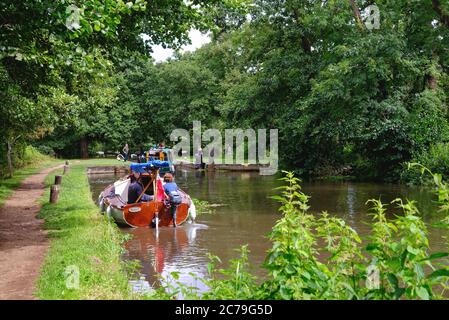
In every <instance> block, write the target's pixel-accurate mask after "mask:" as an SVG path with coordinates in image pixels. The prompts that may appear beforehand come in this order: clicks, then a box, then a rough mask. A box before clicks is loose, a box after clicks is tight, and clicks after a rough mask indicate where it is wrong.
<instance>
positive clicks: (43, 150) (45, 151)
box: [36, 145, 56, 157]
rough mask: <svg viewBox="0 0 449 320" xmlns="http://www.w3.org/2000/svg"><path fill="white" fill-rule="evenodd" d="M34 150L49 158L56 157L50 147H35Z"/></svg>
mask: <svg viewBox="0 0 449 320" xmlns="http://www.w3.org/2000/svg"><path fill="white" fill-rule="evenodd" d="M36 149H37V150H38V151H39V152H40V153H42V154H45V155H47V156H50V157H54V156H55V155H56V153H55V151H54V150H53V148H52V147H50V146H47V145H39V146H37V147H36Z"/></svg>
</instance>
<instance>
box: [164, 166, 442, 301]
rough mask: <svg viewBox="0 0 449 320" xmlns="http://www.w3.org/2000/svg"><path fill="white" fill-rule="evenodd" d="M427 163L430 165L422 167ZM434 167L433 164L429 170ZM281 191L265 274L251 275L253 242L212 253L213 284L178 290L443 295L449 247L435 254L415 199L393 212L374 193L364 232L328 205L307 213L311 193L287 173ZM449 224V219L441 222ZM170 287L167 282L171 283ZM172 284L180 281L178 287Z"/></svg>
mask: <svg viewBox="0 0 449 320" xmlns="http://www.w3.org/2000/svg"><path fill="white" fill-rule="evenodd" d="M424 171H425V170H424V169H423V172H424ZM429 172H430V171H429ZM284 173H285V177H283V178H282V179H281V180H283V181H284V182H285V183H286V185H285V186H282V187H280V189H281V190H282V192H281V195H279V196H274V197H273V198H274V199H276V200H278V201H279V202H280V203H281V206H280V208H279V210H280V212H281V213H282V215H283V216H282V218H281V219H280V220H279V221H278V222H277V223H276V225H275V226H274V227H273V230H272V232H271V233H270V234H269V239H270V240H271V241H272V243H273V246H272V248H271V249H270V250H269V251H268V254H267V257H266V260H265V263H264V268H266V269H267V270H268V276H267V277H266V278H265V279H257V278H256V277H255V276H253V275H252V274H251V271H250V270H251V266H250V264H249V262H248V249H247V247H246V246H245V247H242V249H241V250H240V252H241V257H240V258H238V259H235V260H232V261H231V264H230V267H229V268H228V269H217V268H216V263H217V262H220V260H219V259H218V258H217V257H212V258H211V264H210V265H209V275H210V278H209V279H207V280H202V281H203V282H204V283H205V284H206V285H207V286H208V287H209V289H210V290H209V291H208V292H206V293H200V292H199V290H197V289H194V288H186V286H184V285H182V284H181V283H177V285H176V290H175V291H172V294H171V297H175V296H176V295H177V294H178V293H180V292H182V294H183V296H188V297H189V298H198V299H342V300H350V299H384V300H385V299H388V300H389V299H442V298H444V296H445V290H446V289H447V288H448V280H449V267H448V266H449V260H448V258H447V257H448V253H447V252H439V253H431V251H430V247H429V240H428V230H427V227H426V225H425V223H424V221H423V219H422V217H421V216H420V214H419V212H418V209H417V207H416V204H415V202H414V201H406V202H404V201H402V200H401V199H396V200H394V201H393V202H392V204H394V205H396V207H397V209H398V210H399V212H398V213H397V214H396V215H395V219H391V220H390V219H387V217H386V205H385V204H383V203H382V202H381V201H380V200H370V201H368V202H367V204H370V205H371V206H372V207H371V211H372V212H371V215H372V221H373V222H372V233H371V235H370V236H369V237H368V238H367V239H364V241H363V242H362V239H361V237H360V236H359V235H358V234H357V232H356V231H355V230H354V229H352V228H351V227H350V226H349V225H348V224H347V223H346V222H345V221H344V220H343V219H340V218H337V217H332V216H330V215H329V214H328V213H327V212H323V213H322V214H321V215H318V216H316V215H313V214H310V213H308V209H309V205H308V199H309V197H308V196H307V195H305V194H304V193H303V192H302V191H301V187H300V184H299V183H300V180H299V179H298V178H296V177H295V176H294V174H293V173H291V172H284ZM431 174H432V175H433V177H434V181H435V183H436V187H437V192H438V195H439V200H440V203H441V208H442V210H447V209H448V208H449V186H448V185H447V184H446V183H445V182H444V181H443V180H442V178H441V176H440V175H437V174H433V173H431ZM439 226H440V227H445V228H448V229H449V218H445V219H443V220H442V222H441V223H440V224H439ZM166 289H168V288H166ZM171 289H173V287H171Z"/></svg>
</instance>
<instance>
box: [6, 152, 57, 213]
mask: <svg viewBox="0 0 449 320" xmlns="http://www.w3.org/2000/svg"><path fill="white" fill-rule="evenodd" d="M61 163H63V161H62V160H59V159H52V158H45V159H41V160H39V161H37V162H35V163H33V164H30V165H27V166H25V167H24V168H21V169H17V170H15V171H14V175H13V177H12V178H7V179H5V178H0V207H1V206H3V204H4V203H5V201H6V199H7V198H8V197H9V196H10V195H11V194H12V193H13V192H14V190H15V189H17V188H18V187H19V186H20V184H21V183H22V181H23V180H25V178H26V177H28V176H30V175H32V174H35V173H37V172H39V171H40V170H42V169H44V168H49V167H52V166H55V165H57V164H61Z"/></svg>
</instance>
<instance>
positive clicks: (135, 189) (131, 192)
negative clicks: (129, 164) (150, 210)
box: [128, 172, 152, 204]
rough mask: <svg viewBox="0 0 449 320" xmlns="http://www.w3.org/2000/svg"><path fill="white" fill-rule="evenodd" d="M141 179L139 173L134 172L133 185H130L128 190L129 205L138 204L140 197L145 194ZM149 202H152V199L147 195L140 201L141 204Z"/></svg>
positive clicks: (132, 176)
mask: <svg viewBox="0 0 449 320" xmlns="http://www.w3.org/2000/svg"><path fill="white" fill-rule="evenodd" d="M139 178H140V173H139V172H133V174H132V175H131V184H130V185H129V188H128V204H132V203H136V202H137V199H139V196H140V195H141V194H142V193H143V190H144V188H143V186H142V184H141V183H140V181H139ZM148 201H152V197H151V196H149V195H147V194H145V193H144V194H143V195H142V197H141V198H140V200H139V202H148Z"/></svg>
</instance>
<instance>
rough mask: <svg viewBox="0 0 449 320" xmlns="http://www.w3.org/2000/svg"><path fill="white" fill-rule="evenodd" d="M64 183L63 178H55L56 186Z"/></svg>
mask: <svg viewBox="0 0 449 320" xmlns="http://www.w3.org/2000/svg"><path fill="white" fill-rule="evenodd" d="M61 182H62V176H55V185H60V184H61Z"/></svg>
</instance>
